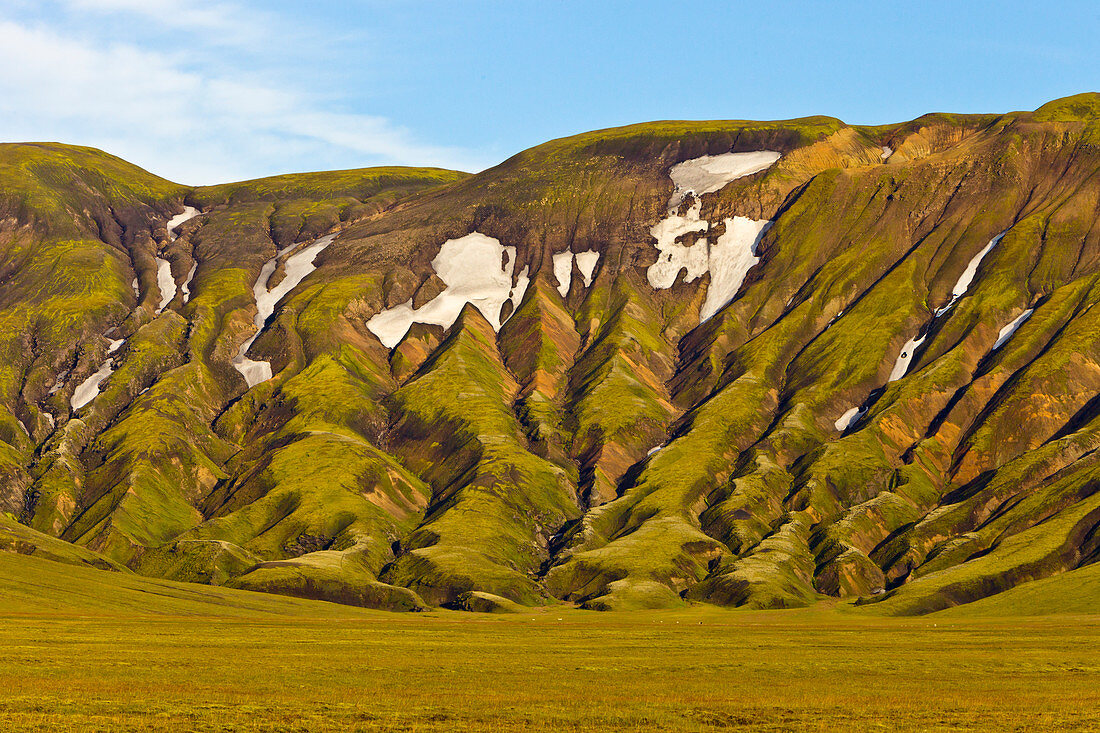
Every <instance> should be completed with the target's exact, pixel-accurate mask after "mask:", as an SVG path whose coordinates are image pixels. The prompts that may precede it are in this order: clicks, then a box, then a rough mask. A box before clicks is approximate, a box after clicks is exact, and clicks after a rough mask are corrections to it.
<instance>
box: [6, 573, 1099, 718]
mask: <svg viewBox="0 0 1100 733" xmlns="http://www.w3.org/2000/svg"><path fill="white" fill-rule="evenodd" d="M0 578H3V579H4V580H3V581H2V583H0V690H2V692H0V729H3V730H50V731H56V730H88V729H92V730H108V729H110V730H302V731H318V730H406V731H435V730H492V731H511V730H550V729H554V730H608V729H612V730H636V729H637V730H641V729H645V730H712V729H724V730H731V729H732V730H737V729H743V730H840V729H848V730H929V731H948V730H1029V731H1034V730H1095V729H1097V728H1098V727H1100V656H1098V655H1097V651H1098V650H1100V616H1080V615H1075V616H1067V615H1049V616H1039V617H1030V618H1027V617H1007V618H993V617H988V618H971V617H966V616H964V615H960V613H959V611H960V610H962V609H955V610H954V611H953V612H952V613H951V614H948V615H942V614H941V615H933V616H925V617H920V618H904V619H898V618H881V617H875V616H869V615H867V612H866V611H856V610H855V609H851V608H848V607H840V608H837V607H831V608H830V607H826V606H818V607H815V608H813V609H808V610H802V611H771V612H751V611H750V612H746V611H730V610H725V609H719V608H715V607H693V608H689V609H685V610H682V611H659V612H654V611H641V612H621V613H596V612H587V611H577V610H573V609H569V608H564V607H558V608H549V609H540V610H535V611H531V612H529V613H524V614H515V615H483V614H469V613H459V612H444V611H435V612H430V613H423V614H404V615H402V614H393V613H383V612H372V611H363V610H359V609H355V608H349V607H342V606H336V605H332V604H326V603H320V602H311V601H302V600H295V599H287V598H280V597H275V596H267V595H262V594H255V593H247V592H242V591H230V590H225V589H220V588H211V587H206V586H193V585H186V584H178V583H170V582H166V581H154V580H149V579H145V578H140V577H137V576H133V575H128V574H121V573H109V572H104V571H99V570H92V569H84V568H74V567H70V566H65V565H61V564H58V563H52V562H49V561H45V560H39V559H36V558H29V557H22V556H18V555H4V554H0ZM986 610H987V611H989V612H990V613H995V612H996V609H991V608H987V609H986Z"/></svg>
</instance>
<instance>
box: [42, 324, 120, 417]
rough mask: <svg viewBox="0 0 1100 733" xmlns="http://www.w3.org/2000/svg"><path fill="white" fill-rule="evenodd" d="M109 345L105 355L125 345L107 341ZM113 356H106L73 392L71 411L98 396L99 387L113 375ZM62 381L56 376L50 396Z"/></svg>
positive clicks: (116, 341) (117, 341)
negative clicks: (99, 365)
mask: <svg viewBox="0 0 1100 733" xmlns="http://www.w3.org/2000/svg"><path fill="white" fill-rule="evenodd" d="M107 341H108V342H110V343H109V345H108V346H107V353H108V354H113V353H115V352H116V351H118V350H119V348H121V347H122V345H123V344H124V343H126V339H107ZM114 362H115V359H114V357H113V356H108V357H107V359H106V361H104V362H103V366H101V367H100V368H99V371H97V372H96V373H95V374H93V375H91V376H90V377H88V378H87V379H85V380H84V381H83V382H81V383H80V384H79V385H77V388H76V389H75V390H74V391H73V396H72V397H70V398H69V405H70V406H72V408H73V410H79V409H80V408H81V407H83V406H84V405H86V404H88V403H89V402H91V401H92V400H94V399H95V398H96V397H97V396H98V395H99V385H101V384H103V383H104V382H105V381H107V377H109V376H111V374H113V373H114V371H115V368H114ZM62 384H63V383H62V381H61V377H60V375H59V376H58V380H57V384H55V385H54V387H53V388H52V389H51V391H50V394H55V393H56V392H57V391H58V390H60V389H61V387H62Z"/></svg>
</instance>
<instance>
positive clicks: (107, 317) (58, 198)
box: [0, 94, 1100, 613]
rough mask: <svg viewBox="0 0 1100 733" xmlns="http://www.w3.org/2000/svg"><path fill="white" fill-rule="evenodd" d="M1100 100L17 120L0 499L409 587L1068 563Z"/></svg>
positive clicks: (190, 569)
mask: <svg viewBox="0 0 1100 733" xmlns="http://www.w3.org/2000/svg"><path fill="white" fill-rule="evenodd" d="M1098 100H1100V95H1097V94H1085V95H1077V96H1075V97H1069V98H1066V99H1063V100H1055V101H1053V102H1050V103H1048V104H1046V105H1043V107H1040V108H1039V110H1037V111H1035V112H1015V113H1007V114H1003V115H947V114H932V115H925V116H922V117H920V118H917V120H914V121H912V122H908V123H899V124H897V125H883V126H874V127H866V126H849V125H847V124H845V123H843V122H841V121H839V120H835V119H833V118H826V117H811V118H801V119H798V120H788V121H777V122H752V121H712V122H675V121H673V122H667V121H666V122H656V123H642V124H639V125H631V126H627V127H622V128H612V129H610V130H602V131H595V132H591V133H585V134H582V135H578V136H572V137H568V138H560V139H557V140H553V141H549V142H547V143H545V144H543V145H540V146H537V147H535V148H532V149H530V150H527V151H523V152H521V153H518V154H517V155H515V156H512V157H511V158H509V159H508V160H506V161H503V162H502V163H501V164H499V165H497V166H494V167H493V168H490V169H488V170H486V171H482V172H480V173H477V174H473V175H469V174H462V173H458V172H453V171H443V170H441V169H398V168H392V167H391V168H380V169H362V170H350V171H333V172H319V173H309V174H289V175H283V176H273V177H268V178H264V179H257V180H254V181H245V182H238V183H230V184H220V185H218V186H209V187H198V188H187V187H182V186H178V185H176V184H172V183H170V182H168V181H165V180H163V179H159V178H157V177H155V176H153V175H152V174H149V173H147V172H145V171H142V170H141V169H139V168H136V167H134V166H129V164H126V163H125V162H124V161H121V160H120V159H118V158H115V157H114V156H110V155H107V154H102V155H98V154H97V153H96V152H95V151H91V150H90V149H85V148H71V149H69V148H57V147H54V148H49V147H47V148H46V149H45V150H46V151H47V152H49V153H51V154H52V157H50V156H45V158H43V156H42V155H41V154H39V156H38V157H35V156H34V155H32V153H35V152H38V151H41V150H43V148H40V147H37V146H35V145H29V146H28V145H22V146H20V145H15V144H5V145H3V146H0V220H2V221H0V252H2V256H0V324H2V325H0V335H2V337H3V342H4V343H3V349H4V353H5V356H6V359H5V361H6V363H7V366H6V367H5V368H3V370H0V398H2V400H0V402H2V405H3V410H0V413H2V414H0V443H2V445H0V503H2V508H3V510H4V511H6V512H8V513H9V514H11V515H12V516H15V517H17V518H19V519H21V520H22V521H23V522H24V523H26V524H28V525H29V526H30V527H32V528H34V529H36V530H38V531H41V532H44V533H46V534H47V535H54V536H59V537H60V538H61V539H63V540H65V541H68V542H71V543H74V544H76V545H78V546H80V547H84V548H88V549H90V550H94V551H96V552H99V553H102V554H103V555H105V556H106V557H107V558H109V559H110V561H111V562H114V563H117V564H120V565H125V566H127V567H129V568H131V569H133V570H136V571H138V572H140V573H142V574H147V575H152V576H156V577H164V578H169V579H174V580H191V581H196V582H208V583H217V584H226V585H231V586H235V587H243V588H247V589H250V590H270V591H273V592H278V593H283V594H289V595H299V596H304V597H310V598H322V599H328V600H337V601H341V602H346V603H352V604H357V605H369V606H375V607H392V608H403V609H410V610H411V609H416V608H423V607H427V606H430V605H451V606H455V607H468V606H469V605H470V604H471V603H473V604H475V605H478V607H481V605H482V604H485V603H488V604H490V605H492V604H494V603H495V604H498V605H500V606H501V607H504V606H506V605H507V604H508V603H513V602H518V603H521V604H528V605H530V604H541V603H547V602H554V601H555V600H565V601H569V602H573V603H577V604H579V605H581V606H583V607H585V608H593V609H615V608H633V607H668V606H676V605H680V604H682V603H684V602H685V601H707V602H714V603H719V604H726V605H748V606H752V607H759V608H769V607H789V606H797V605H805V604H809V603H813V602H815V600H816V599H819V598H822V597H828V596H834V597H835V596H839V597H841V598H848V599H860V601H859V602H861V603H876V604H881V607H882V608H883V609H891V610H892V612H897V613H921V612H927V611H929V610H938V609H940V608H945V607H947V606H950V605H955V604H958V603H964V602H967V601H971V600H976V599H978V598H981V597H985V596H988V595H991V594H992V593H994V592H997V591H1002V590H1006V589H1008V588H1011V587H1013V586H1015V585H1017V584H1019V583H1022V582H1026V581H1028V580H1033V579H1038V578H1045V577H1050V576H1053V575H1057V574H1059V573H1062V572H1065V571H1072V570H1074V569H1075V568H1078V567H1081V566H1084V565H1087V564H1090V563H1091V562H1093V561H1094V560H1095V559H1096V557H1097V548H1096V547H1095V546H1094V544H1095V543H1094V541H1093V539H1092V537H1093V534H1094V530H1095V528H1096V527H1097V526H1100V516H1098V514H1097V512H1096V511H1095V510H1094V508H1093V506H1092V503H1093V501H1094V499H1095V496H1096V495H1095V488H1096V486H1097V485H1100V484H1097V483H1096V478H1095V475H1094V473H1093V471H1094V469H1093V468H1092V462H1093V455H1094V454H1093V451H1094V450H1095V448H1096V446H1097V442H1096V441H1097V439H1098V437H1100V436H1098V435H1097V430H1098V429H1100V423H1097V422H1096V418H1097V415H1098V411H1097V409H1096V404H1097V400H1096V395H1097V393H1098V391H1100V379H1097V376H1096V375H1097V374H1100V353H1098V351H1097V347H1098V346H1100V344H1097V342H1096V339H1095V338H1094V337H1093V336H1092V334H1093V333H1097V332H1098V331H1097V330H1096V324H1094V323H1093V319H1094V318H1095V315H1094V313H1093V310H1094V309H1093V308H1092V305H1093V304H1094V303H1095V299H1096V298H1097V297H1098V295H1100V293H1098V292H1097V289H1096V280H1097V277H1100V235H1098V233H1097V232H1096V231H1095V225H1096V221H1097V214H1096V212H1097V206H1098V202H1100V137H1098V136H1097V133H1098V129H1100V123H1098V122H1097V120H1098V119H1100V101H1098ZM761 151H774V153H775V155H776V156H777V157H776V158H775V159H774V160H772V161H771V162H770V163H768V164H767V165H766V166H764V167H763V168H760V169H757V170H754V171H751V172H748V173H743V174H738V172H739V171H740V169H739V168H737V166H738V165H740V163H738V162H737V161H740V160H748V158H744V157H742V158H738V157H737V156H739V155H740V156H746V155H749V154H755V155H757V156H758V157H759V155H760V154H761ZM754 160H755V159H754ZM761 161H763V159H762V158H761ZM678 166H689V167H690V166H694V167H695V168H694V169H693V170H696V171H703V170H704V169H707V166H710V167H711V168H710V169H707V170H709V171H710V172H707V173H706V176H709V177H708V178H706V180H715V181H717V184H716V185H717V187H716V188H714V189H713V190H707V189H704V190H705V191H706V192H699V193H698V194H697V193H695V192H693V191H691V190H688V189H677V187H676V183H675V182H674V180H673V177H672V176H671V175H670V172H671V171H672V169H673V168H674V167H678ZM723 166H726V167H725V168H724V167H723ZM730 166H732V167H730ZM727 168H728V170H727ZM685 170H686V169H685ZM746 170H747V169H746ZM722 171H725V172H722ZM714 176H717V177H716V178H715V177H714ZM723 176H725V177H723ZM682 180H687V179H682ZM692 180H703V179H702V178H698V177H696V178H695V179H692ZM677 196H680V197H681V198H682V199H683V200H682V201H680V200H677ZM670 205H671V207H670ZM184 206H190V207H195V209H196V210H197V211H198V212H199V213H198V215H197V216H195V217H194V218H193V219H190V220H188V221H185V222H184V223H182V224H180V225H178V227H177V228H175V229H174V230H173V231H168V229H167V228H166V221H167V219H168V218H169V217H170V216H172V215H173V214H175V213H178V211H179V209H181V208H183V207H184ZM474 234H477V235H478V237H472V235H474ZM327 235H334V237H335V238H334V239H333V240H332V243H331V245H329V246H327V247H324V248H321V249H320V250H319V252H318V253H317V254H314V255H313V260H312V262H310V263H307V266H306V270H308V272H307V274H306V275H305V277H304V279H302V280H301V282H300V284H298V285H297V286H296V287H294V288H293V289H291V290H290V291H289V292H288V293H287V294H286V295H285V296H284V297H282V298H281V299H279V302H278V303H277V304H276V307H275V309H274V312H273V314H272V315H271V316H270V317H268V318H267V319H266V320H265V321H264V324H263V328H262V329H260V330H259V331H258V333H257V336H256V338H255V340H254V342H251V348H248V344H247V343H246V342H247V339H249V338H250V337H251V336H252V334H253V333H256V332H257V329H256V327H255V325H254V324H253V319H254V318H255V316H256V312H257V311H256V297H255V294H256V293H260V292H261V289H262V290H263V291H265V292H266V291H267V290H270V289H271V288H275V287H277V286H278V283H279V282H281V281H282V279H283V278H284V277H287V276H288V275H287V273H286V269H287V268H286V261H287V258H288V257H293V256H294V255H295V254H296V253H299V252H302V251H304V250H305V248H306V247H308V246H309V245H310V244H311V243H313V242H315V241H318V240H320V239H321V238H322V237H325V236H327ZM998 237H999V238H998ZM494 243H495V244H494ZM475 246H476V247H481V248H482V249H480V250H478V251H479V252H481V254H478V255H477V257H479V258H483V259H472V258H474V254H473V253H474V249H471V248H472V247H475ZM447 247H450V248H451V249H450V250H446V248H447ZM493 247H499V254H493V253H494V252H497V250H494V249H492V248H493ZM447 251H452V252H453V254H451V255H447V254H446V252H447ZM280 253H281V254H280ZM578 255H583V258H584V259H583V260H582V259H581V258H580V257H578ZM493 257H497V258H498V259H499V260H500V270H499V272H498V271H497V270H496V267H497V264H496V262H495V261H494V260H493ZM473 262H476V263H478V264H477V265H476V266H475V265H469V264H464V263H473ZM265 263H271V269H270V271H269V272H267V275H266V279H264V278H265V275H264V266H265ZM158 268H159V272H160V273H161V279H160V280H158ZM310 268H315V269H310ZM164 272H167V277H168V279H170V280H171V286H170V287H171V289H172V292H171V297H170V299H169V300H168V301H167V302H166V304H165V306H164V307H158V306H160V303H161V301H162V300H163V299H164V295H165V294H164V293H162V292H161V288H162V287H169V286H168V285H167V280H165V279H164V275H163V273H164ZM299 274H300V273H299ZM131 280H133V283H131ZM135 283H136V284H135ZM184 285H186V286H188V288H189V293H190V295H189V296H185V295H184V293H183V290H184V288H183V286H184ZM955 291H960V292H955ZM463 299H465V300H463ZM403 309H404V310H403ZM452 313H453V314H454V315H453V316H452V315H451V314H452ZM384 314H391V316H387V317H392V318H398V316H400V318H401V319H405V318H408V319H409V321H408V323H409V325H408V327H407V330H406V332H405V333H404V334H402V335H401V336H400V338H399V339H398V340H397V341H396V342H395V345H394V347H393V348H392V349H389V348H387V347H386V346H385V345H384V344H383V343H382V342H381V341H380V340H379V337H378V332H377V331H376V330H373V329H372V328H371V323H372V322H374V323H376V324H377V323H378V321H375V320H373V319H377V318H379V317H380V316H382V315H384ZM401 314H407V315H401ZM429 314H435V315H429ZM704 315H705V317H704ZM417 317H420V318H421V319H422V320H421V321H416V318H417ZM452 317H453V320H452V321H451V322H450V323H448V322H447V321H448V320H450V319H452ZM401 322H403V321H401ZM498 326H499V328H498ZM242 344H245V348H244V351H246V352H247V354H248V355H249V357H248V358H249V359H251V360H253V361H256V362H258V361H261V360H262V361H263V362H264V363H265V364H268V365H269V370H270V375H271V376H270V378H269V379H264V380H262V381H260V382H258V383H256V384H254V385H253V386H249V385H248V384H246V383H245V382H244V380H243V378H242V377H241V374H240V373H239V371H240V370H239V369H237V368H235V366H234V361H233V359H234V356H235V355H236V354H237V353H238V351H240V350H241V347H242ZM240 355H241V356H242V357H243V356H244V355H245V354H244V352H242V353H241V354H240ZM97 371H99V372H102V371H106V373H107V375H108V376H107V377H106V379H105V380H103V381H102V382H101V383H99V384H97V387H96V389H97V393H96V394H94V396H93V398H92V399H91V401H89V402H88V404H87V405H82V406H80V407H79V408H73V407H72V405H71V404H70V398H71V397H72V393H73V391H74V390H75V389H76V388H77V386H78V385H79V384H81V383H84V382H85V380H87V378H88V377H89V376H91V375H93V374H95V373H97ZM1025 540H1026V541H1025ZM471 594H474V595H471ZM472 599H473V600H472ZM486 599H488V600H486ZM494 599H496V600H494Z"/></svg>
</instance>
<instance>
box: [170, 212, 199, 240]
mask: <svg viewBox="0 0 1100 733" xmlns="http://www.w3.org/2000/svg"><path fill="white" fill-rule="evenodd" d="M198 215H199V210H198V209H196V208H195V207H194V206H184V207H183V213H182V214H176V215H175V216H173V217H172V218H171V219H169V220H168V226H167V228H168V239H169V240H172V239H175V238H176V230H177V229H179V227H180V225H181V224H183V223H184V222H185V221H190V220H191V219H194V218H195V217H196V216H198Z"/></svg>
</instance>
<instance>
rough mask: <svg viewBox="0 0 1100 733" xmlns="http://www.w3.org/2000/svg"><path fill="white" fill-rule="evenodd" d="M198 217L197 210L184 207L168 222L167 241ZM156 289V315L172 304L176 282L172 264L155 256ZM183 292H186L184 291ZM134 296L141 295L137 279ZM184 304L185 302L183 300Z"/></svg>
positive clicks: (189, 279)
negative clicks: (186, 223)
mask: <svg viewBox="0 0 1100 733" xmlns="http://www.w3.org/2000/svg"><path fill="white" fill-rule="evenodd" d="M198 215H199V210H198V209H196V208H195V207H194V206H185V207H184V209H183V213H182V214H176V215H175V216H173V217H172V218H171V219H169V220H168V225H167V229H168V240H169V241H172V240H174V239H175V238H176V230H177V229H178V228H179V227H180V225H181V224H183V223H184V222H185V221H190V220H191V219H194V218H195V217H196V216H198ZM156 260H157V287H158V288H159V289H160V304H159V305H158V306H157V310H156V312H157V313H160V312H161V311H163V310H164V309H165V307H167V305H168V304H169V303H171V302H172V298H175V297H176V281H175V280H174V279H173V278H172V264H171V263H170V262H169V261H168V260H166V259H164V258H163V257H161V256H160V255H157V257H156ZM194 272H195V270H194V268H192V269H191V274H192V275H193V274H194ZM187 282H188V284H190V282H191V278H190V276H188V279H187ZM185 292H187V291H186V290H185ZM134 294H135V295H137V296H138V297H141V293H140V292H139V290H138V284H137V279H135V280H134ZM187 296H188V297H190V293H189V292H187ZM184 302H185V303H186V302H187V301H186V300H184Z"/></svg>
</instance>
